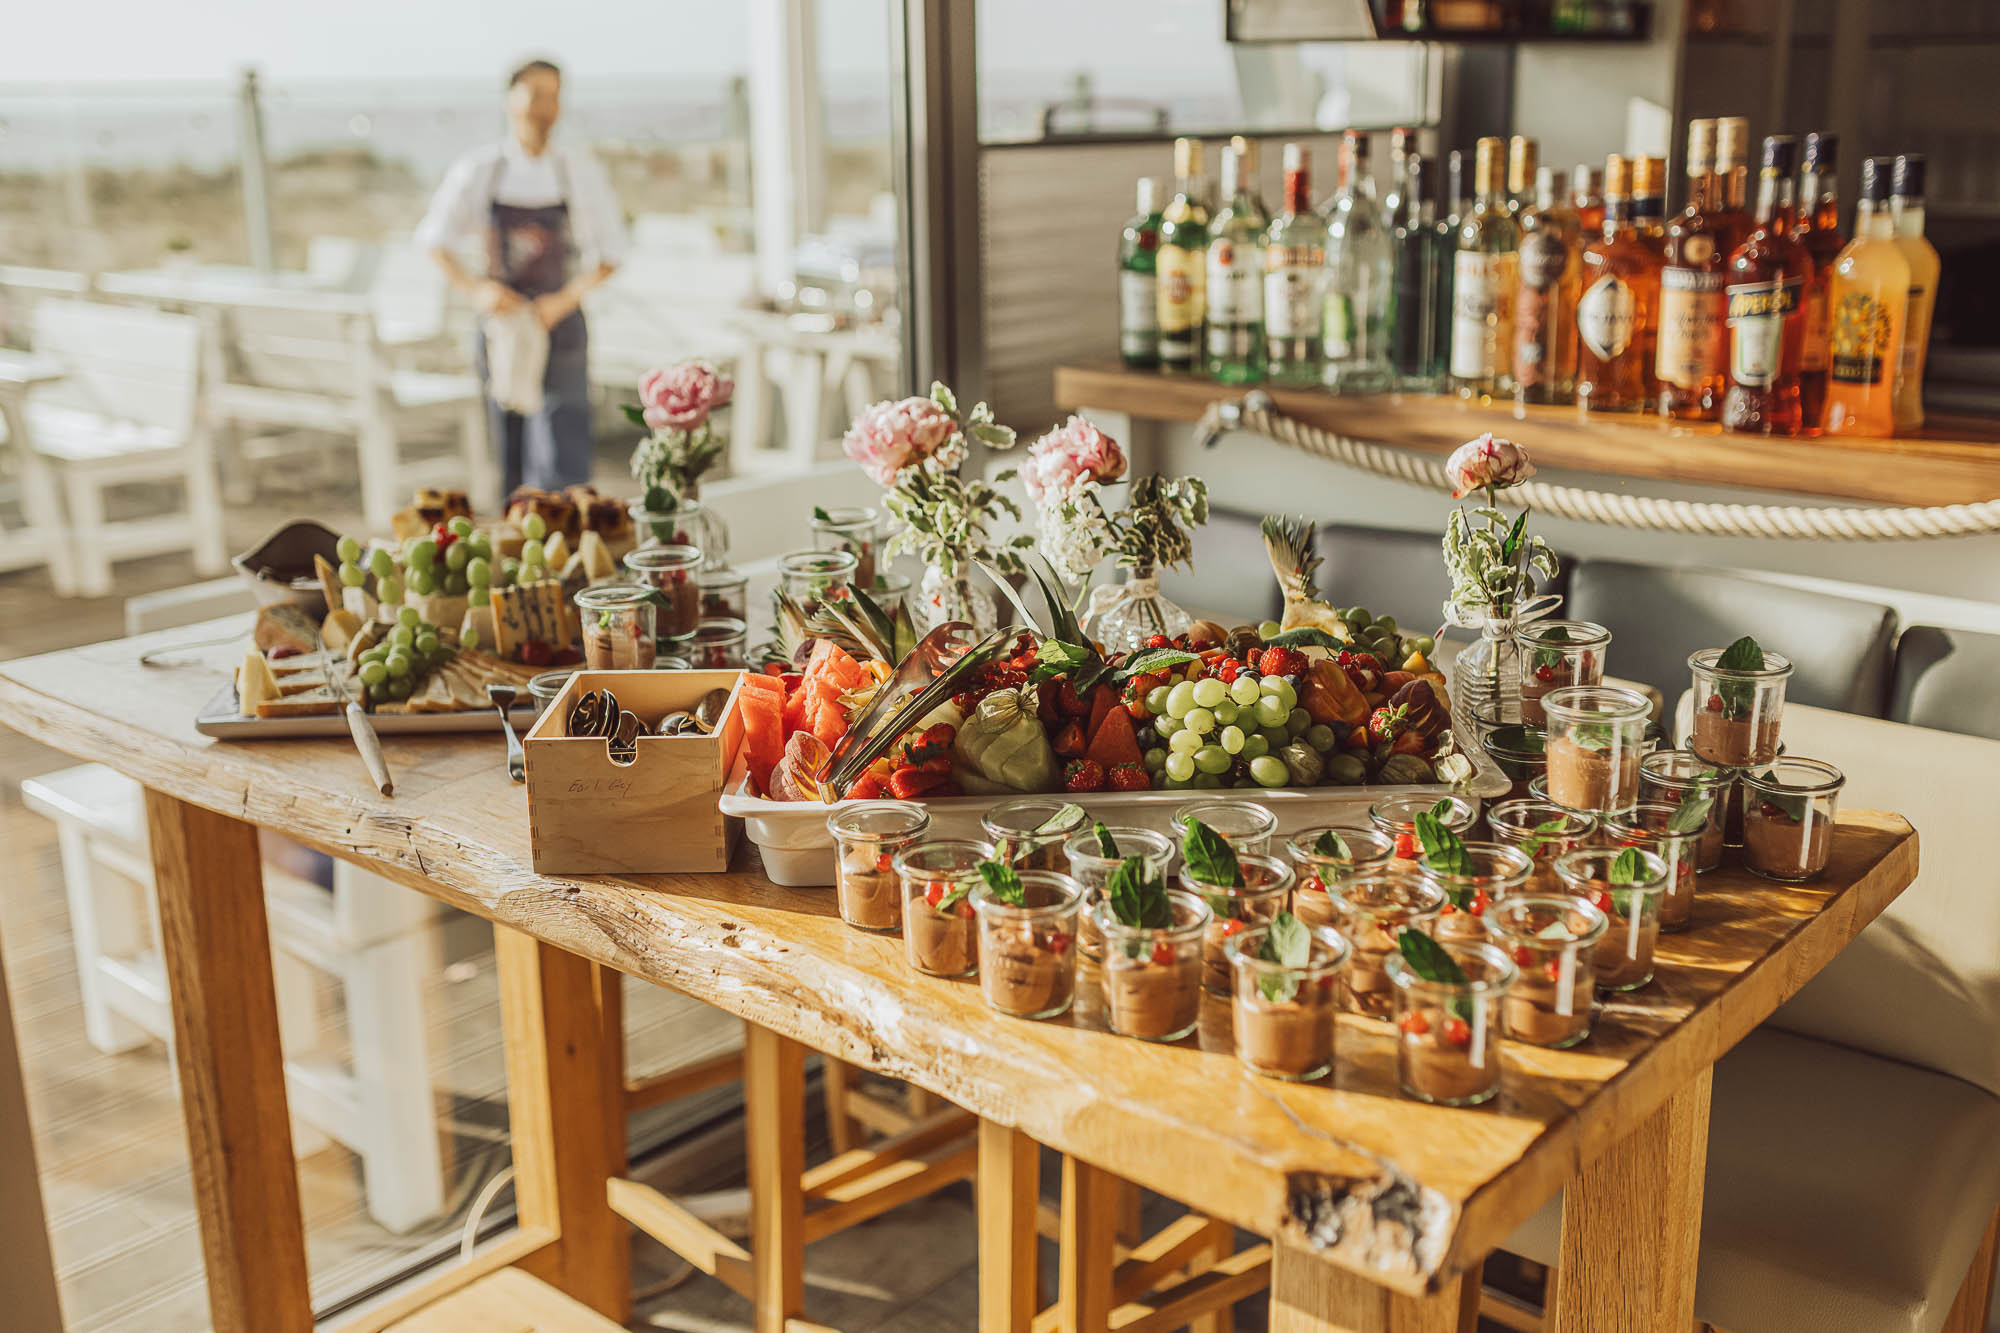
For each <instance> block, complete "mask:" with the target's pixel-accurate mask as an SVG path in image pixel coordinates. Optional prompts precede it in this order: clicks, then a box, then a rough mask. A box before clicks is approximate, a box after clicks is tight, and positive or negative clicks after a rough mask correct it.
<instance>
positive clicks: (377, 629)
mask: <svg viewBox="0 0 2000 1333" xmlns="http://www.w3.org/2000/svg"><path fill="white" fill-rule="evenodd" d="M380 642H382V626H381V625H380V624H378V623H376V622H375V621H373V620H369V621H364V622H362V625H361V628H360V629H358V630H356V631H354V637H353V638H351V639H349V640H348V641H347V653H346V656H347V660H348V662H349V664H350V665H351V664H353V663H356V662H359V661H360V660H361V654H363V653H365V652H367V651H368V650H369V649H370V648H373V647H374V646H375V645H376V644H378V643H380Z"/></svg>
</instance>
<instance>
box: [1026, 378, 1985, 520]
mask: <svg viewBox="0 0 2000 1333" xmlns="http://www.w3.org/2000/svg"><path fill="white" fill-rule="evenodd" d="M1261 387H1262V388H1264V389H1265V390H1266V392H1268V393H1270V395H1271V396H1272V398H1274V399H1275V400H1276V401H1277V404H1278V408H1279V410H1280V411H1282V412H1283V413H1285V414H1286V415H1287V416H1290V417H1294V418H1296V419H1298V420H1300V421H1303V422H1306V423H1307V424H1309V425H1312V426H1317V427H1319V428H1320V429H1322V430H1329V431H1335V432H1338V433H1339V434H1342V435H1346V436H1350V437H1352V438H1354V439H1357V440H1365V441H1368V442H1370V443H1373V444H1382V445H1387V446H1390V447H1392V448H1397V449H1409V450H1413V451H1415V452H1418V453H1428V454H1437V455H1440V456H1441V455H1444V454H1447V453H1449V452H1450V451H1451V450H1452V449H1454V448H1456V447H1457V446H1458V445H1460V444H1463V443H1464V442H1465V441H1467V440H1469V439H1471V438H1473V437H1474V436H1476V435H1478V434H1480V433H1481V432H1483V431H1492V432H1493V433H1494V434H1496V435H1502V436H1506V437H1508V438H1511V439H1516V440H1518V441H1520V442H1521V443H1523V444H1525V445H1527V446H1528V449H1529V451H1530V452H1531V453H1532V454H1533V455H1534V457H1535V461H1536V462H1537V463H1538V464H1540V465H1541V466H1542V467H1545V468H1568V469H1574V470H1576V471H1580V472H1594V473H1600V474H1606V475H1610V476H1617V477H1639V478H1647V479H1651V480H1656V481H1677V482H1692V483H1697V484H1710V485H1722V486H1744V487H1753V488H1756V489H1759V490H1767V491H1788V492H1792V493H1795V494H1801V495H1813V496H1826V497H1831V498H1834V499H1840V500H1856V501H1863V502H1866V503H1869V504H1877V505H1953V504H1972V503H1976V502H1979V501H1982V500H1992V499H1996V498H2000V420H1994V419H1992V418H1984V417H1940V418H1937V419H1935V420H1933V421H1932V422H1931V424H1929V425H1927V426H1926V427H1925V429H1924V431H1923V433H1922V434H1921V435H1918V436H1915V437H1912V438H1909V439H1860V438H1855V437H1851V436H1825V435H1822V436H1816V437H1812V438H1798V439H1781V438H1775V437H1773V438H1767V437H1764V436H1758V435H1735V434H1730V433H1726V432H1724V431H1723V430H1722V428H1721V427H1720V426H1714V425H1705V424H1692V425H1690V424H1684V423H1669V422H1664V421H1658V420H1655V419H1653V418H1650V417H1640V416H1631V417H1622V418H1620V417H1608V416H1603V415H1599V416H1592V417H1586V416H1585V415H1584V414H1583V413H1582V412H1581V411H1579V410H1578V409H1576V408H1573V407H1537V406H1529V407H1526V408H1516V407H1515V406H1514V405H1513V404H1491V405H1482V404H1479V403H1470V402H1466V401H1463V400H1461V399H1459V398H1456V397H1452V396H1446V395H1417V394H1378V395H1364V396H1340V395H1336V394H1332V393H1328V392H1326V391H1324V390H1321V389H1286V388H1279V387H1276V386H1274V385H1263V386H1261ZM1246 392H1248V387H1247V386H1239V385H1229V384H1216V383H1214V382H1213V381H1210V380H1206V379H1200V378H1197V377H1194V376H1190V375H1167V374H1161V373H1160V372H1158V371H1147V370H1130V369H1127V368H1126V367H1124V366H1122V365H1119V364H1117V363H1115V362H1095V363H1088V364H1083V365H1075V366H1060V367H1058V368H1057V370H1056V401H1057V402H1058V403H1059V404H1060V405H1061V406H1062V407H1064V408H1065V409H1068V410H1076V409H1080V408H1095V409H1097V410H1099V411H1105V412H1123V413H1126V414H1128V415H1130V416H1135V417H1141V418H1146V419H1150V420H1155V421H1178V422H1192V421H1197V420H1199V419H1200V418H1201V414H1202V413H1203V412H1204V411H1206V410H1207V409H1208V407H1209V405H1210V404H1211V403H1216V402H1228V401H1233V400H1236V399H1239V398H1241V397H1242V396H1243V395H1244V394H1245V393H1246Z"/></svg>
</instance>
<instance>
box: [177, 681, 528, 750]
mask: <svg viewBox="0 0 2000 1333" xmlns="http://www.w3.org/2000/svg"><path fill="white" fill-rule="evenodd" d="M537 716H539V714H538V712H537V710H536V708H535V701H534V700H533V699H527V700H524V701H522V702H519V703H516V704H515V705H514V707H513V708H511V709H509V710H508V712H507V721H508V724H509V725H511V726H512V727H513V728H514V730H516V731H526V730H527V729H528V728H529V727H531V726H533V725H534V724H535V718H536V717H537ZM368 720H369V721H370V722H372V723H374V724H375V733H376V735H378V736H435V735H438V734H440V733H444V732H453V731H491V730H493V724H494V723H496V722H498V721H499V720H500V718H499V715H498V712H497V710H495V709H492V708H470V709H465V710H463V711H461V712H457V713H370V714H369V715H368ZM194 729H195V730H196V731H199V732H200V733H201V734H202V735H204V736H214V737H217V738H219V739H221V740H227V741H276V740H292V739H296V738H298V737H301V736H335V737H342V738H344V737H346V736H347V734H348V732H347V717H346V715H345V714H344V713H308V714H306V715H305V716H303V717H244V716H243V715H242V714H241V713H239V712H237V711H236V686H235V685H234V684H229V685H224V686H223V687H222V688H221V689H220V690H218V691H217V692H216V694H215V697H214V698H212V699H210V700H209V701H208V702H207V703H206V704H203V705H202V709H201V711H200V712H199V713H197V714H195V719H194Z"/></svg>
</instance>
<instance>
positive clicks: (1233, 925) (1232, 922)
mask: <svg viewBox="0 0 2000 1333" xmlns="http://www.w3.org/2000/svg"><path fill="white" fill-rule="evenodd" d="M1245 929H1246V927H1245V926H1244V924H1243V923H1242V922H1241V921H1238V920H1237V919H1236V918H1235V917H1231V918H1230V919H1229V920H1227V921H1225V922H1223V923H1222V934H1223V937H1224V938H1225V939H1226V938H1227V937H1229V936H1231V935H1239V934H1241V933H1242V932H1243V931H1244V930H1245Z"/></svg>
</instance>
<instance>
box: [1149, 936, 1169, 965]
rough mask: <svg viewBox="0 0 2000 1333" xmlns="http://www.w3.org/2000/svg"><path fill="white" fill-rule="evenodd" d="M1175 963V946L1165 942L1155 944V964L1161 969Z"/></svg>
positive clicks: (1160, 941)
mask: <svg viewBox="0 0 2000 1333" xmlns="http://www.w3.org/2000/svg"><path fill="white" fill-rule="evenodd" d="M1173 961H1174V946H1173V945H1171V944H1169V943H1167V942H1166V941H1165V940H1159V941H1157V942H1155V943H1154V945H1153V962H1154V963H1155V964H1156V965H1157V966H1159V967H1166V966H1168V965H1169V964H1171V963H1172V962H1173Z"/></svg>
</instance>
